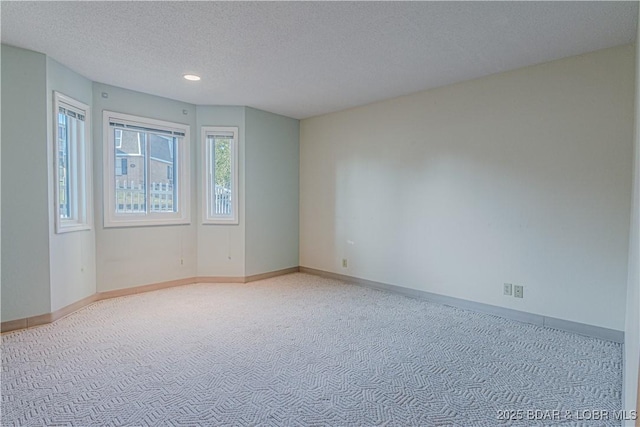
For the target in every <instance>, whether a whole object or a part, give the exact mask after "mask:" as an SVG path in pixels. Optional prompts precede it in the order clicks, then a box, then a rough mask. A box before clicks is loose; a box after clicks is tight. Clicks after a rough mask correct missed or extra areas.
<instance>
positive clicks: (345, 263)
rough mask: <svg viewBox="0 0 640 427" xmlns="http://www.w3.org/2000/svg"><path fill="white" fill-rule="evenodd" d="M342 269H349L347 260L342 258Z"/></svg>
mask: <svg viewBox="0 0 640 427" xmlns="http://www.w3.org/2000/svg"><path fill="white" fill-rule="evenodd" d="M342 268H347V259H346V258H342Z"/></svg>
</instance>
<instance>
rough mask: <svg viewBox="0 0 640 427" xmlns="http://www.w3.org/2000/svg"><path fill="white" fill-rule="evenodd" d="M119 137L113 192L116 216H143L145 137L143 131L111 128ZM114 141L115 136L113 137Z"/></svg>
mask: <svg viewBox="0 0 640 427" xmlns="http://www.w3.org/2000/svg"><path fill="white" fill-rule="evenodd" d="M113 132H119V134H120V135H121V141H122V142H121V144H120V147H114V149H115V159H116V161H115V175H116V177H115V178H116V182H115V190H116V206H115V211H116V212H118V213H125V212H126V213H146V211H147V172H146V163H147V159H146V157H147V155H146V152H147V150H146V138H147V135H146V134H145V133H144V132H138V131H131V130H120V129H114V130H113ZM114 139H115V135H114Z"/></svg>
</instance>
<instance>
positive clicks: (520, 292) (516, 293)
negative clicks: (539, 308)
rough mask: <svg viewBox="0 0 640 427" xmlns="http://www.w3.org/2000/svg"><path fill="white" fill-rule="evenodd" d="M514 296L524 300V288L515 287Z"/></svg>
mask: <svg viewBox="0 0 640 427" xmlns="http://www.w3.org/2000/svg"><path fill="white" fill-rule="evenodd" d="M513 296H514V297H516V298H524V286H522V285H515V286H514V287H513Z"/></svg>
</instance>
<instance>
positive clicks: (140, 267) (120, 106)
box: [93, 83, 198, 292]
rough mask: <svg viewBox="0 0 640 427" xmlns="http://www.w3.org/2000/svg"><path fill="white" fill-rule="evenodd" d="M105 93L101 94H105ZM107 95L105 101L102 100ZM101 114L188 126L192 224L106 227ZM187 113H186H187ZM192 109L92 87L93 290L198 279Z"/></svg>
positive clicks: (195, 133)
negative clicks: (94, 242)
mask: <svg viewBox="0 0 640 427" xmlns="http://www.w3.org/2000/svg"><path fill="white" fill-rule="evenodd" d="M103 93H104V94H105V95H104V96H103ZM105 96H106V97H105ZM104 110H108V111H114V112H118V113H126V114H133V115H137V116H142V117H147V118H151V119H158V120H166V121H170V122H176V123H183V124H187V125H189V126H190V127H191V129H190V133H191V141H189V143H190V144H191V153H192V155H191V198H190V200H191V224H189V225H168V226H167V225H163V226H150V227H149V226H148V227H120V228H117V227H116V228H105V227H104V214H103V204H104V203H103V194H104V193H103V189H104V178H103V176H104V167H103V165H104V158H103V157H104V155H103V148H104V145H103V144H104V141H103V128H102V125H103V123H102V119H103V117H102V113H103V111H104ZM185 112H186V114H185ZM196 138H198V131H197V129H196V107H195V105H192V104H187V103H184V102H179V101H175V100H172V99H167V98H162V97H158V96H153V95H148V94H145V93H141V92H136V91H132V90H128V89H123V88H119V87H115V86H109V85H105V84H102V83H93V144H94V151H93V187H94V193H93V198H94V205H95V229H96V259H97V265H96V271H97V290H98V292H105V291H111V290H117V289H124V288H131V287H135V286H142V285H148V284H154V283H159V282H166V281H172V280H179V279H183V278H188V277H194V276H195V275H196V265H197V255H196V243H195V242H196V229H197V227H196V225H195V224H196V218H197V215H196V206H197V204H196V197H197V196H196V188H195V187H196V186H195V182H196V181H195V180H196V172H195V163H196V159H195V156H194V155H193V153H195V143H196Z"/></svg>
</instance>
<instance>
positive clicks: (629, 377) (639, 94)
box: [623, 10, 640, 425]
mask: <svg viewBox="0 0 640 427" xmlns="http://www.w3.org/2000/svg"><path fill="white" fill-rule="evenodd" d="M638 14H639V18H638V19H639V20H640V10H639V11H638ZM635 66H636V87H635V97H636V111H635V120H636V123H635V135H634V156H633V157H634V167H633V169H634V182H633V202H632V207H631V227H630V232H629V273H628V283H627V305H626V314H627V315H626V324H625V336H624V341H625V345H624V349H625V367H624V402H623V403H624V408H625V409H627V410H633V409H636V410H640V408H638V407H637V403H638V388H639V386H640V384H639V382H640V378H638V374H639V372H638V371H639V368H640V237H639V234H640V231H639V229H640V32H639V33H638V37H637V39H636V58H635ZM629 425H633V423H629Z"/></svg>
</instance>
